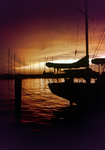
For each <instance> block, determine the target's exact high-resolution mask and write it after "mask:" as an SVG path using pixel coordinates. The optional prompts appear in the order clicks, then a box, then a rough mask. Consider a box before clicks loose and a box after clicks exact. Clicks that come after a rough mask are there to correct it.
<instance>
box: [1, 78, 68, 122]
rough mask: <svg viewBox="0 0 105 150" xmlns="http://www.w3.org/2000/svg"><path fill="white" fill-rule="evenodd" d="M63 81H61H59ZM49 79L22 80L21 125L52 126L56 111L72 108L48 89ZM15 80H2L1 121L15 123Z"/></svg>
mask: <svg viewBox="0 0 105 150" xmlns="http://www.w3.org/2000/svg"><path fill="white" fill-rule="evenodd" d="M59 80H61V79H59ZM48 82H49V81H48V79H22V88H21V123H30V122H35V123H37V124H50V123H51V120H52V119H53V118H54V111H58V110H59V109H61V108H64V107H68V106H70V102H69V101H67V100H65V99H63V98H60V97H58V96H55V95H53V94H52V93H51V91H50V90H49V88H48ZM14 87H15V80H0V112H1V113H0V120H2V121H4V122H7V123H14V122H15V116H14V109H15V88H14Z"/></svg>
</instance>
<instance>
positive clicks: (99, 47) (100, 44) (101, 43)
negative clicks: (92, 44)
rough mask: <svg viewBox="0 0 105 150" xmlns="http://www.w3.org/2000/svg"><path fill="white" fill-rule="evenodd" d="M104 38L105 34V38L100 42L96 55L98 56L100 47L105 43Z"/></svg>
mask: <svg viewBox="0 0 105 150" xmlns="http://www.w3.org/2000/svg"><path fill="white" fill-rule="evenodd" d="M104 38H105V35H104V36H103V39H102V41H101V43H100V46H99V48H98V50H97V53H96V56H97V54H98V52H99V49H100V47H101V44H102V43H103V40H104Z"/></svg>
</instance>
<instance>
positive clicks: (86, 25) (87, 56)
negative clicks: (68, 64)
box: [85, 0, 89, 68]
mask: <svg viewBox="0 0 105 150" xmlns="http://www.w3.org/2000/svg"><path fill="white" fill-rule="evenodd" d="M85 32H86V58H87V68H89V52H88V51H89V49H88V3H87V0H85Z"/></svg>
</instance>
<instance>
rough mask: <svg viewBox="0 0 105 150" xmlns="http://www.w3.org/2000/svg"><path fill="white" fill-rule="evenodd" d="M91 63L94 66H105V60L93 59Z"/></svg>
mask: <svg viewBox="0 0 105 150" xmlns="http://www.w3.org/2000/svg"><path fill="white" fill-rule="evenodd" d="M91 62H92V63H93V64H97V65H99V64H101V65H103V64H105V58H96V59H92V60H91Z"/></svg>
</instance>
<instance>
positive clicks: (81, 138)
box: [0, 106, 105, 150]
mask: <svg viewBox="0 0 105 150" xmlns="http://www.w3.org/2000/svg"><path fill="white" fill-rule="evenodd" d="M54 113H55V115H54V118H53V120H52V122H51V123H50V124H49V125H42V124H36V123H34V122H33V123H21V124H15V123H12V124H7V123H5V122H0V149H1V150H29V149H30V150H34V149H35V150H42V149H43V150H46V149H50V150H58V149H60V150H63V149H71V150H79V149H80V150H93V149H95V150H99V149H101V150H104V149H105V142H104V139H105V113H104V112H97V113H95V114H93V112H91V113H90V112H87V111H83V110H81V109H80V108H77V106H74V107H72V108H71V107H68V108H64V109H61V110H59V111H57V112H54Z"/></svg>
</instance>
